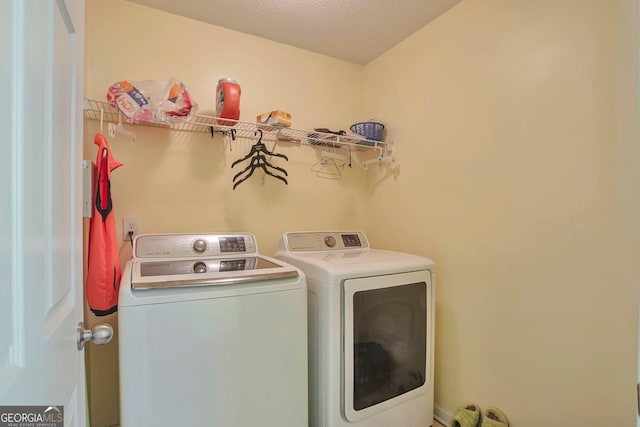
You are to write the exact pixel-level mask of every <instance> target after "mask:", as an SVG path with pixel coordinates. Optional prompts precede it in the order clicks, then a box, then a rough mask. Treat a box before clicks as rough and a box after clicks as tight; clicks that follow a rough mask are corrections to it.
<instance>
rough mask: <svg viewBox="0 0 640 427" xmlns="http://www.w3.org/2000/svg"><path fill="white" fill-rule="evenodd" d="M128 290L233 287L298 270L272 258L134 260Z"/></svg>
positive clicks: (282, 275)
mask: <svg viewBox="0 0 640 427" xmlns="http://www.w3.org/2000/svg"><path fill="white" fill-rule="evenodd" d="M131 267H132V268H131V288H132V289H135V290H140V289H158V288H176V287H185V286H212V285H234V284H239V283H247V282H257V281H265V280H274V279H282V278H291V277H298V271H297V270H296V269H295V268H293V267H291V266H289V265H286V264H283V263H279V262H278V261H277V260H274V259H267V258H265V257H262V256H259V255H256V256H250V257H228V258H227V257H217V258H181V259H134V260H132V262H131Z"/></svg>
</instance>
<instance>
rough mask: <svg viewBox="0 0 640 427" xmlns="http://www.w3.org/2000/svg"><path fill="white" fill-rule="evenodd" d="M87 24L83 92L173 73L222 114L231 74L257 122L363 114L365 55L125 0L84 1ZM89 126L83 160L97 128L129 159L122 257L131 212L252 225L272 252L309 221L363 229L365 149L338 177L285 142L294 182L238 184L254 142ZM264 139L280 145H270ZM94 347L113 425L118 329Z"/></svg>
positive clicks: (171, 227) (198, 228) (121, 158)
mask: <svg viewBox="0 0 640 427" xmlns="http://www.w3.org/2000/svg"><path fill="white" fill-rule="evenodd" d="M86 27H87V29H86V41H85V44H86V48H85V49H86V54H85V57H86V61H85V98H87V99H92V100H98V101H105V100H106V98H105V97H106V93H107V89H108V88H109V86H110V85H112V84H114V83H115V82H118V81H121V80H140V81H141V80H166V79H169V78H172V77H173V78H176V79H179V80H180V81H181V82H183V83H184V84H185V85H186V87H187V88H188V90H189V92H190V94H191V96H192V98H193V100H194V101H195V102H196V103H197V104H198V111H197V113H199V114H205V115H214V112H215V91H216V84H217V82H218V80H219V79H221V78H225V77H229V78H233V79H234V80H236V81H237V82H238V83H239V84H240V85H241V87H242V95H241V103H240V110H241V112H240V114H241V116H240V119H241V120H246V121H248V122H253V121H254V120H255V118H256V116H257V115H258V114H261V113H263V112H265V111H270V110H274V109H282V110H285V111H289V112H291V114H292V121H293V126H295V127H296V128H300V129H314V128H316V127H322V128H329V129H335V130H340V129H348V126H349V124H351V123H354V122H357V121H361V120H362V119H363V114H362V112H363V88H362V72H363V71H362V70H363V67H362V66H361V65H357V64H353V63H350V62H345V61H341V60H337V59H334V58H330V57H328V56H324V55H320V54H316V53H311V52H308V51H305V50H302V49H298V48H294V47H290V46H287V45H283V44H279V43H276V42H272V41H269V40H266V39H261V38H258V37H255V36H250V35H246V34H242V33H239V32H236V31H232V30H228V29H225V28H222V27H216V26H213V25H210V24H206V23H203V22H200V21H196V20H192V19H188V18H184V17H179V16H176V15H172V14H168V13H165V12H161V11H158V10H155V9H151V8H148V7H144V6H140V5H138V4H134V3H131V2H127V1H124V0H116V1H111V0H95V1H91V2H87V11H86ZM119 28H127V31H119V30H118V29H119ZM336 100H339V102H336ZM98 116H99V114H98ZM84 125H85V126H84V129H85V138H84V158H85V159H87V160H93V159H95V153H96V146H95V145H94V144H93V138H94V135H95V134H96V133H98V132H100V133H103V134H105V136H106V138H107V140H108V142H109V144H110V147H111V151H112V153H113V156H114V158H115V160H117V161H118V162H121V163H123V166H122V167H120V168H118V169H116V170H114V171H113V174H112V177H111V178H112V185H111V193H112V199H113V209H114V216H115V223H116V233H117V240H118V242H119V253H120V261H121V264H122V265H124V263H125V261H126V260H127V259H128V258H129V257H130V256H131V244H130V243H129V242H128V240H127V239H126V238H125V237H126V236H123V233H122V218H123V217H125V216H126V217H136V218H138V220H139V222H140V231H141V233H185V232H207V231H218V232H222V231H248V232H251V233H253V234H254V235H255V236H256V237H257V240H258V242H259V244H260V252H262V253H265V254H273V253H274V252H275V251H276V249H277V242H278V241H279V239H280V237H281V236H282V234H283V233H284V232H285V231H287V230H292V229H299V230H304V229H308V227H309V225H310V224H312V225H313V227H317V228H325V229H347V228H350V229H361V228H362V225H363V224H365V223H366V218H367V212H366V208H365V205H366V203H365V198H366V173H365V171H364V170H363V168H362V167H361V160H362V158H363V156H366V154H367V153H366V152H365V153H363V152H354V153H352V155H353V157H350V158H349V161H350V163H351V164H350V165H348V166H347V165H346V161H345V165H344V166H343V167H342V168H341V169H340V179H324V178H323V177H322V176H319V174H318V173H316V172H314V171H313V170H312V169H313V167H314V165H315V164H317V163H318V162H319V160H320V152H321V150H318V149H317V148H315V147H313V146H309V145H301V144H294V143H289V144H287V143H278V145H277V146H276V147H275V150H276V151H277V152H281V153H284V154H286V156H287V157H288V161H287V162H286V165H284V166H285V167H286V170H287V171H288V177H287V180H288V184H287V185H285V184H284V183H282V182H280V181H278V180H275V179H272V178H270V177H268V176H267V177H265V178H263V177H262V175H264V174H261V173H260V174H258V173H256V177H253V178H252V179H250V180H248V181H247V182H245V183H243V184H242V185H240V186H238V187H237V188H236V189H233V177H234V175H235V174H236V173H237V170H236V169H237V168H235V169H232V168H231V164H232V163H233V162H234V161H235V160H237V159H239V158H241V157H242V156H244V155H245V154H246V153H247V152H249V149H250V147H251V145H252V144H254V143H255V140H251V139H247V138H243V139H241V138H238V139H236V140H233V139H232V138H230V137H229V136H224V135H221V134H218V133H216V134H215V136H214V137H213V138H212V137H211V135H210V134H209V133H198V132H181V131H172V130H168V129H163V128H154V127H149V126H138V125H129V124H127V123H123V124H122V125H121V126H122V127H121V128H120V129H123V130H124V132H121V131H120V132H119V131H117V130H116V132H115V136H113V137H112V136H109V135H108V129H107V126H108V123H107V122H106V121H105V122H103V123H102V125H101V122H100V120H85V123H84ZM130 133H133V134H134V135H135V136H134V137H131V135H130ZM268 146H269V149H272V148H273V143H269V145H268ZM258 175H261V176H258ZM87 316H88V317H91V316H93V315H92V314H87ZM113 316H115V318H117V314H115V315H113ZM87 320H88V322H87V323H89V324H92V323H93V322H92V321H93V320H95V323H98V322H99V321H100V319H91V321H90V319H87ZM111 323H112V324H114V325H115V324H116V323H117V321H116V320H115V319H112V322H111ZM106 347H109V349H106ZM88 357H89V358H88V366H89V375H88V378H89V383H90V385H89V387H90V390H89V393H90V395H91V400H92V401H94V402H96V405H94V406H95V407H93V410H92V411H91V417H92V426H93V427H106V426H109V425H112V424H116V423H117V412H118V406H117V401H118V397H117V337H116V339H114V341H113V342H112V343H111V345H109V346H102V347H100V348H98V347H96V348H93V349H91V350H90V356H88ZM97 402H100V403H99V405H98V403H97Z"/></svg>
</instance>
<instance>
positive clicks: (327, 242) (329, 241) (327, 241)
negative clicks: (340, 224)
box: [324, 236, 336, 248]
mask: <svg viewBox="0 0 640 427" xmlns="http://www.w3.org/2000/svg"><path fill="white" fill-rule="evenodd" d="M324 244H325V245H327V246H329V247H330V248H332V247H334V246H335V245H336V238H335V237H333V236H327V237H325V238H324Z"/></svg>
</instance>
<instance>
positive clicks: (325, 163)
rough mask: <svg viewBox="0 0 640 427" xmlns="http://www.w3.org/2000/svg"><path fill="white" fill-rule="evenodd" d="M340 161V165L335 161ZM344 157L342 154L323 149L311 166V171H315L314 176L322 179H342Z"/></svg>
mask: <svg viewBox="0 0 640 427" xmlns="http://www.w3.org/2000/svg"><path fill="white" fill-rule="evenodd" d="M336 160H338V161H342V162H343V163H342V164H341V165H338V163H337V162H336ZM345 160H346V159H345V157H344V156H343V155H342V154H337V153H333V152H328V151H323V152H322V155H321V157H320V160H318V161H317V162H316V163H315V164H314V165H313V166H311V171H312V172H315V173H316V176H317V177H319V178H324V179H342V169H343V168H344V166H345V163H344V161H345Z"/></svg>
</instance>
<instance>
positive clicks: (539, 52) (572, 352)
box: [365, 0, 640, 426]
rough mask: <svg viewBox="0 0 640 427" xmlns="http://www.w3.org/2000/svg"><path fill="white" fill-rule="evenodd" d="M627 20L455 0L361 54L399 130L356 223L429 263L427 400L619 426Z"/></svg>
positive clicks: (632, 139)
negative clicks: (375, 53)
mask: <svg viewBox="0 0 640 427" xmlns="http://www.w3.org/2000/svg"><path fill="white" fill-rule="evenodd" d="M637 29H638V2H637V1H627V0H620V1H600V0H588V1H581V2H575V1H564V0H563V1H556V2H510V1H500V0H490V1H473V0H471V1H463V2H461V3H459V4H458V5H456V6H455V7H453V8H452V9H451V10H450V11H449V12H448V13H447V14H445V15H442V16H440V17H439V18H437V19H436V20H435V21H433V22H432V23H431V24H429V25H428V26H426V27H424V28H422V29H421V30H419V31H417V32H416V33H414V34H413V35H412V36H411V37H409V38H407V39H406V40H404V41H403V42H401V43H399V44H398V45H397V46H396V47H394V48H393V49H391V50H390V51H388V52H387V53H385V54H383V55H382V56H380V57H378V58H376V59H375V60H374V61H372V62H371V63H370V64H368V65H367V66H366V67H365V110H366V114H367V115H370V116H373V117H377V116H380V117H386V118H387V119H388V120H390V121H392V122H393V123H394V128H393V130H392V131H391V132H390V135H389V137H390V138H391V139H395V140H398V141H403V143H402V144H398V146H397V148H396V149H394V155H395V157H396V158H397V161H398V163H399V164H400V167H399V171H398V172H397V173H396V175H395V176H394V177H392V179H386V180H385V179H382V178H383V177H384V174H385V173H386V172H385V171H384V170H383V169H381V170H376V169H375V168H374V169H372V170H371V171H370V172H369V173H370V177H369V189H368V194H369V195H370V197H371V199H370V200H369V205H368V210H369V211H370V212H376V215H375V216H371V218H370V220H371V223H370V227H369V235H370V236H371V240H372V241H373V242H374V243H375V244H376V245H377V246H378V247H393V248H397V249H399V250H403V251H406V252H412V253H416V254H419V255H423V256H428V257H430V258H431V259H433V260H434V262H435V265H436V272H437V273H436V280H435V288H436V295H437V297H436V318H437V319H436V325H437V328H436V329H437V330H436V346H435V347H436V362H435V365H436V374H435V378H436V392H435V401H436V413H450V414H453V413H455V410H456V408H458V407H459V406H460V405H462V404H464V403H465V402H469V401H473V402H476V403H477V404H478V405H479V406H480V407H481V408H486V407H487V406H488V405H497V406H498V407H500V408H501V409H502V410H504V411H505V413H507V415H508V416H509V422H510V425H511V424H513V425H522V426H528V425H532V426H533V425H576V426H578V425H580V426H603V425H615V424H619V425H632V423H633V425H635V420H636V415H637V414H636V412H637V402H636V398H637V395H636V390H635V381H636V379H637V377H636V369H637V362H636V361H637V346H636V343H637V339H638V338H637V335H638V333H637V299H638V298H637V296H638V273H637V268H636V267H634V266H633V264H634V262H632V261H630V259H629V256H633V255H631V254H637V253H638V243H637V242H638V241H639V240H638V232H637V231H636V230H637V225H635V224H633V222H632V221H630V218H631V217H632V216H635V217H636V218H637V213H638V209H639V206H640V204H639V203H638V190H637V179H636V178H634V177H636V176H637V170H638V161H639V157H638V149H637V146H638V144H637V142H638V125H637V123H638V119H637V118H638V77H637V76H638V74H637V70H638V68H637V67H638V52H639V49H638V44H639V41H638V37H637ZM390 99H394V100H395V102H390V101H389V100H390ZM632 165H635V166H632ZM632 171H636V172H632ZM398 188H402V189H403V191H398ZM400 217H401V218H402V220H400V221H394V220H393V219H394V218H400ZM636 222H637V219H636ZM623 229H624V230H626V232H622V231H621V230H623ZM625 234H626V235H625ZM585 408H589V410H587V411H586V410H585Z"/></svg>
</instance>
